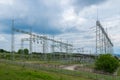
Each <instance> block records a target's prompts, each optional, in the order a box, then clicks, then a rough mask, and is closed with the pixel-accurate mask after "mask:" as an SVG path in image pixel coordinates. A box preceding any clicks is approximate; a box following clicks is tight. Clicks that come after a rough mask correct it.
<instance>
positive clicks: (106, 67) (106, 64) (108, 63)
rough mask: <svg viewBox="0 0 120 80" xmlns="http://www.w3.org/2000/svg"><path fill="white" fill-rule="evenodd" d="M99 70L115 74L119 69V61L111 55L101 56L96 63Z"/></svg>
mask: <svg viewBox="0 0 120 80" xmlns="http://www.w3.org/2000/svg"><path fill="white" fill-rule="evenodd" d="M95 67H96V69H97V70H102V71H104V72H109V73H113V72H115V71H116V69H117V68H118V67H119V61H118V60H117V59H116V58H115V57H113V56H112V55H111V54H101V55H100V56H99V57H98V59H97V60H96V62H95Z"/></svg>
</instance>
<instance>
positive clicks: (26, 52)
mask: <svg viewBox="0 0 120 80" xmlns="http://www.w3.org/2000/svg"><path fill="white" fill-rule="evenodd" d="M18 54H29V50H28V49H24V50H22V49H19V50H18Z"/></svg>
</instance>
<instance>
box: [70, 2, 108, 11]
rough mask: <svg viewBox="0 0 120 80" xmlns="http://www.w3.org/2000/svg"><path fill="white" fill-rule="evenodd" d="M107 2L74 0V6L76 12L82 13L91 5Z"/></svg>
mask: <svg viewBox="0 0 120 80" xmlns="http://www.w3.org/2000/svg"><path fill="white" fill-rule="evenodd" d="M105 1H107V0H73V1H72V4H73V6H74V7H75V9H76V11H80V10H82V9H83V8H85V7H89V6H91V5H97V4H100V3H103V2H105Z"/></svg>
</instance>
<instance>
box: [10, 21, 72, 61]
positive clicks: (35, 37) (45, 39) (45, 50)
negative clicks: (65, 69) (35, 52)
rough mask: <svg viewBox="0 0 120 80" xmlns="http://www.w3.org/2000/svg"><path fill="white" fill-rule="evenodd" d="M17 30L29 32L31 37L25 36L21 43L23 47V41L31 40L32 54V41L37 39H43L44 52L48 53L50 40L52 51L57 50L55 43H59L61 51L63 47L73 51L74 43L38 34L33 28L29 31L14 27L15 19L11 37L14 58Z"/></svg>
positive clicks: (30, 50) (67, 50)
mask: <svg viewBox="0 0 120 80" xmlns="http://www.w3.org/2000/svg"><path fill="white" fill-rule="evenodd" d="M15 32H19V33H23V34H28V35H30V37H29V38H24V39H22V40H21V41H22V43H21V48H23V42H24V41H29V54H32V43H33V42H34V41H35V40H41V41H42V44H43V53H47V48H48V46H47V45H48V44H47V42H48V41H51V42H52V43H53V44H52V46H51V47H52V48H51V49H52V52H54V51H55V47H56V45H55V43H57V44H59V47H60V51H61V52H62V48H65V49H66V53H68V52H69V51H71V50H70V49H72V47H73V45H72V44H68V43H64V42H62V41H58V40H55V39H54V38H53V39H52V38H48V37H46V36H42V35H38V34H34V33H32V28H31V29H30V32H27V31H23V30H20V29H16V28H15V27H14V20H13V21H12V37H11V53H12V55H13V59H14V52H15V49H14V47H15V43H14V42H15V37H14V35H15Z"/></svg>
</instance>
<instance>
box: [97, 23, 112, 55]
mask: <svg viewBox="0 0 120 80" xmlns="http://www.w3.org/2000/svg"><path fill="white" fill-rule="evenodd" d="M104 53H111V54H112V53H113V43H112V42H111V40H110V38H109V37H108V34H107V33H106V31H105V29H104V28H103V27H102V25H101V23H100V21H96V54H104Z"/></svg>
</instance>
